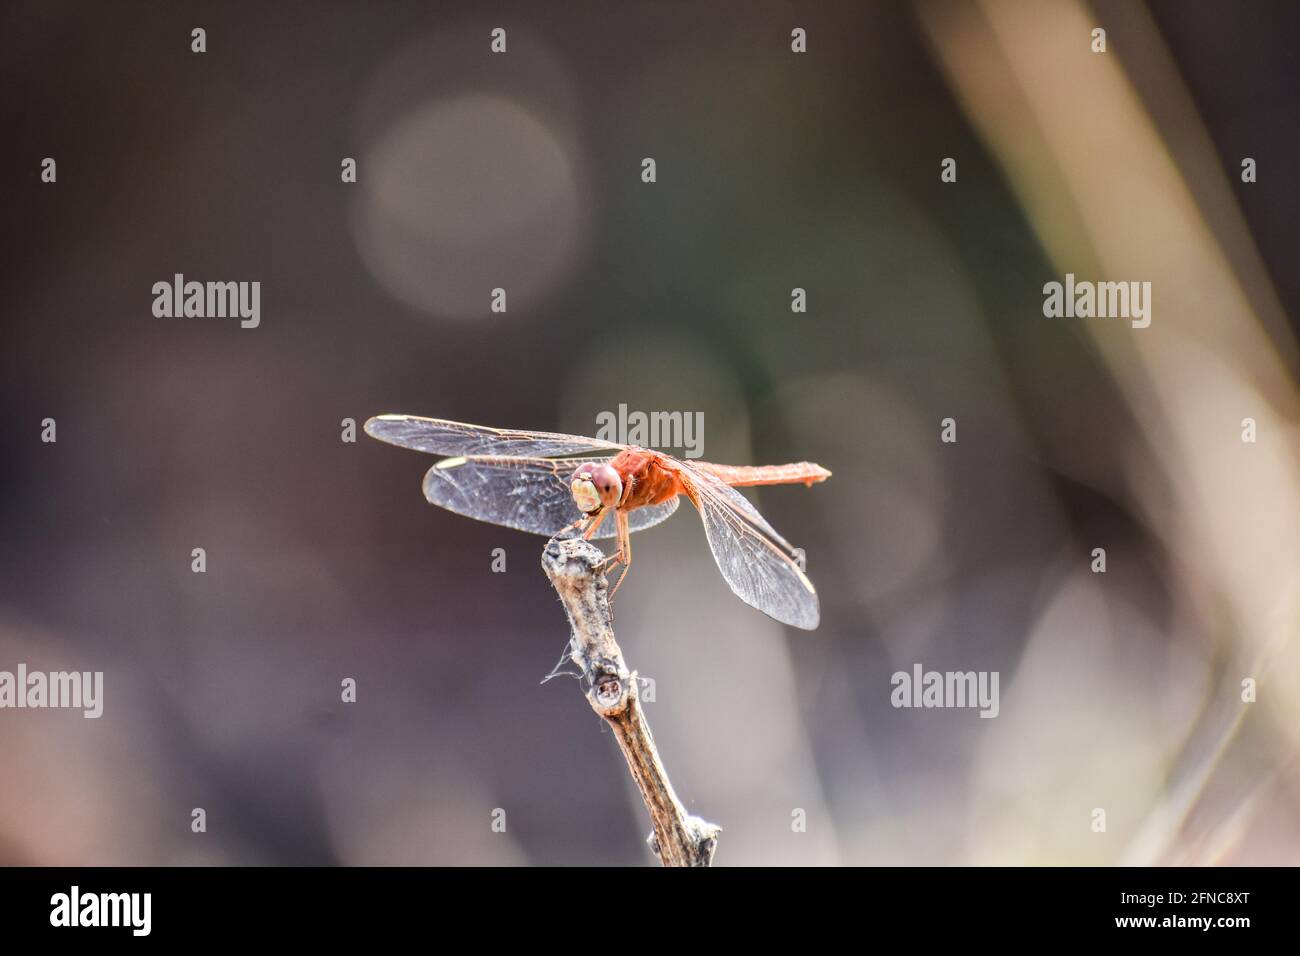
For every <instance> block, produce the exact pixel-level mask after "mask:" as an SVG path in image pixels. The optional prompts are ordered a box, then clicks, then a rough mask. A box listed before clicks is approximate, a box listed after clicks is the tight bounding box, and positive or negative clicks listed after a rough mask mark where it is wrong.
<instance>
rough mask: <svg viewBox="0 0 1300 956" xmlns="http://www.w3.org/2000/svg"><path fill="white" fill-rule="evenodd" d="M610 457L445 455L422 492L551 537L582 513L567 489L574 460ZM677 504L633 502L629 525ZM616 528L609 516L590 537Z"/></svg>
mask: <svg viewBox="0 0 1300 956" xmlns="http://www.w3.org/2000/svg"><path fill="white" fill-rule="evenodd" d="M610 457H611V456H609V455H605V456H596V457H595V458H581V459H579V458H560V459H554V458H498V457H495V456H483V457H479V458H466V457H459V458H447V459H444V460H443V461H440V462H438V464H436V465H434V466H433V467H432V468H430V469H429V470H428V471H427V472H426V473H425V475H424V497H425V498H427V499H428V500H429V501H431V502H432V503H433V504H435V505H438V506H439V507H442V508H446V509H447V510H448V511H454V512H456V513H457V514H462V515H465V516H467V517H470V518H477V519H479V520H480V521H490V522H492V523H493V524H499V525H505V526H506V527H507V528H517V529H519V530H520V531H528V532H531V533H533V534H544V535H546V536H547V537H550V536H551V535H553V534H555V533H556V532H558V531H562V530H563V529H564V528H567V527H568V526H569V525H571V524H573V523H574V522H575V521H577V520H578V519H579V518H581V517H582V512H580V511H579V510H578V506H577V505H576V504H574V503H573V493H572V492H571V491H570V490H569V481H570V479H571V478H572V476H573V472H574V471H575V470H576V469H577V467H578V465H580V464H582V463H584V462H591V461H608V460H609V459H610ZM676 510H677V499H676V498H674V499H673V500H672V501H668V502H665V503H664V504H661V505H650V506H648V507H645V508H637V509H635V510H633V511H630V512H628V525H629V527H630V528H631V529H632V530H633V531H640V530H642V529H643V528H649V527H651V526H652V525H656V524H658V523H659V522H661V521H663V520H664V519H665V518H667V517H668V516H669V515H671V514H672V513H673V512H674V511H676ZM617 533H618V526H617V524H616V523H615V522H614V521H611V520H608V519H607V520H605V521H602V522H601V524H600V530H599V531H598V532H597V533H596V534H595V535H593V537H596V538H612V537H614V536H615V535H616V534H617Z"/></svg>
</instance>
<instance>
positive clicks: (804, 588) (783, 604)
mask: <svg viewBox="0 0 1300 956" xmlns="http://www.w3.org/2000/svg"><path fill="white" fill-rule="evenodd" d="M681 464H682V465H685V466H686V467H685V472H686V473H685V474H684V475H683V478H684V479H685V483H686V484H687V486H688V493H689V494H690V496H691V500H692V501H693V502H694V503H695V506H696V507H697V508H698V509H699V511H700V518H701V519H702V520H703V521H704V535H705V537H706V538H708V540H709V549H710V550H711V551H712V552H713V560H714V561H716V562H717V563H718V570H719V571H721V572H722V576H723V578H725V579H726V581H727V584H729V585H731V590H732V591H734V592H735V594H736V596H737V597H738V598H740V599H741V600H742V601H744V602H745V603H746V604H748V605H749V606H750V607H753V608H757V609H758V610H760V611H762V612H763V613H764V614H766V615H768V616H769V617H773V618H776V620H778V621H780V622H781V623H782V624H789V625H790V626H791V627H799V628H803V629H804V630H808V631H811V630H812V629H813V628H815V627H816V626H817V624H818V622H819V621H820V619H821V611H820V609H819V607H818V604H817V592H816V590H815V589H814V588H813V586H812V582H811V581H809V580H808V576H807V575H806V574H804V573H803V572H802V571H801V570H799V566H798V565H797V564H795V562H794V558H793V557H792V556H791V551H793V550H794V549H793V548H791V547H790V544H789V542H787V541H786V540H785V539H784V538H783V537H781V536H780V535H779V534H777V533H776V531H774V530H773V529H772V526H771V525H769V524H768V523H767V522H766V521H765V520H764V519H763V516H762V515H761V514H759V513H758V510H757V509H756V508H755V507H754V506H753V505H751V504H750V503H749V501H748V499H746V498H745V496H744V495H742V494H741V493H740V492H738V491H736V489H734V488H729V487H728V486H726V485H724V484H722V482H720V481H717V480H714V479H713V478H712V477H711V476H709V475H707V474H705V473H703V472H699V471H696V470H694V469H691V468H690V465H689V463H687V462H682V463H681Z"/></svg>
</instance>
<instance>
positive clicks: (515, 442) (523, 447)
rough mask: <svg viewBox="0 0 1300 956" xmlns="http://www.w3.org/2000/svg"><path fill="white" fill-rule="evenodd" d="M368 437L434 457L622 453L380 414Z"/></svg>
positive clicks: (606, 446) (577, 438) (549, 437)
mask: <svg viewBox="0 0 1300 956" xmlns="http://www.w3.org/2000/svg"><path fill="white" fill-rule="evenodd" d="M365 428H366V434H367V435H369V436H370V437H371V438H378V439H379V440H380V441H386V442H388V443H389V444H390V445H400V446H401V447H403V448H414V449H415V450H416V451H423V452H428V453H429V454H432V455H524V456H530V455H539V456H546V455H571V454H575V453H579V452H593V453H595V454H601V453H603V452H606V451H619V450H620V449H622V447H623V446H622V445H615V444H612V443H610V442H604V441H600V440H599V439H595V438H585V437H583V436H582V435H561V434H558V433H555V432H532V431H511V430H510V429H505V428H489V427H487V426H486V425H466V424H464V423H463V422H449V421H445V420H443V419H441V418H419V417H418V416H415V415H379V416H377V417H375V418H372V419H370V420H369V421H368V422H366V426H365Z"/></svg>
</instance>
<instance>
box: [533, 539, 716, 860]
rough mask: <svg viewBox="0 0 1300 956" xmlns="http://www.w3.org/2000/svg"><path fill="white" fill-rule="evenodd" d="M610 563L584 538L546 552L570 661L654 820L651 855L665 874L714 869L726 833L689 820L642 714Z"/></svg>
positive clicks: (559, 542)
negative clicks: (618, 625) (672, 869)
mask: <svg viewBox="0 0 1300 956" xmlns="http://www.w3.org/2000/svg"><path fill="white" fill-rule="evenodd" d="M604 562H605V555H604V554H602V553H601V552H600V550H599V549H597V548H596V547H595V546H594V545H592V544H591V543H589V542H587V541H584V540H582V539H581V538H572V537H571V538H558V537H557V538H552V539H551V540H550V541H549V542H547V544H546V547H545V549H544V550H543V551H542V568H543V570H545V571H546V576H547V577H548V578H550V580H551V584H552V585H553V586H554V588H555V590H556V592H557V593H558V594H559V595H560V600H561V601H562V602H563V603H564V609H565V611H567V612H568V615H569V623H570V625H571V626H572V628H573V633H572V635H571V636H570V638H569V644H570V647H569V655H570V657H571V658H572V659H573V662H574V663H575V664H577V665H578V667H579V668H581V670H582V674H583V686H584V687H585V688H586V696H587V700H588V702H589V703H590V704H591V707H592V710H594V711H595V712H596V713H598V714H600V716H601V717H603V718H605V720H606V721H607V722H608V723H609V725H610V727H611V728H612V729H613V731H614V737H615V739H616V740H617V741H618V746H619V749H620V750H622V751H623V757H624V758H625V759H626V760H627V766H628V770H629V771H631V773H632V779H633V781H634V782H635V783H636V786H637V789H638V790H640V791H641V799H642V800H644V801H645V805H646V809H647V810H648V811H649V812H650V822H651V824H652V825H653V826H654V831H653V832H652V833H651V834H650V839H649V843H650V847H651V849H653V850H654V851H655V853H656V854H657V855H658V857H659V859H660V861H661V862H662V863H663V864H664V866H708V865H710V864H711V863H712V862H713V852H714V850H715V849H716V848H717V845H718V832H719V831H720V830H721V828H720V827H718V826H715V825H714V824H712V823H709V822H707V821H705V820H702V819H700V818H699V817H696V816H692V815H691V814H689V813H687V812H686V809H685V807H683V806H682V804H681V801H680V800H678V799H677V794H676V793H674V792H673V785H672V783H671V782H670V781H669V780H668V774H667V772H666V771H665V770H664V766H663V763H662V762H661V761H660V759H659V751H658V750H657V749H656V748H655V742H654V737H653V736H652V735H651V733H650V726H649V725H648V724H647V723H646V719H645V713H644V711H643V710H642V708H641V700H640V697H639V695H638V693H637V680H636V672H635V671H631V670H629V669H628V667H627V665H626V664H625V663H624V661H623V652H622V651H621V650H619V646H618V642H617V641H616V640H615V639H614V628H613V625H612V623H611V619H610V613H609V598H608V588H609V584H608V582H607V581H606V580H605V575H604V573H603V572H602V567H603V565H604Z"/></svg>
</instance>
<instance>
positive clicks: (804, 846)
mask: <svg viewBox="0 0 1300 956" xmlns="http://www.w3.org/2000/svg"><path fill="white" fill-rule="evenodd" d="M195 27H202V28H204V29H205V30H206V33H207V52H206V53H203V54H196V53H192V52H191V49H190V44H191V34H190V31H191V30H192V29H193V28H195ZM495 27H502V28H504V29H505V30H506V36H507V52H506V53H505V54H504V55H493V54H492V53H491V52H490V48H489V45H490V41H491V37H490V31H491V30H492V29H493V28H495ZM1096 27H1101V28H1104V29H1105V30H1106V31H1107V51H1106V53H1105V54H1097V53H1093V52H1092V51H1091V45H1092V40H1091V31H1092V30H1093V29H1094V28H1096ZM795 28H802V29H804V30H806V33H807V48H808V52H807V53H804V54H796V53H793V52H791V30H793V29H795ZM1297 42H1300V16H1298V11H1297V7H1296V6H1295V4H1293V3H1290V2H1285V3H1250V4H1238V3H1231V2H1227V0H1222V2H1214V3H1207V2H1193V0H1180V2H1172V0H1171V2H1151V3H1148V4H1145V5H1143V4H1139V3H1131V2H1124V3H1111V2H1107V3H1093V4H1091V5H1089V4H1085V3H1080V2H1072V0H1060V2H1044V3H1014V2H1013V3H1008V2H985V3H931V2H919V3H862V2H853V3H818V4H815V5H813V4H794V3H777V2H769V3H758V2H756V3H748V4H745V5H743V6H739V5H734V4H725V5H724V4H664V3H652V2H646V3H619V4H615V5H609V4H602V3H596V2H567V3H548V4H544V5H542V4H534V3H511V2H502V3H497V4H494V5H491V6H484V5H481V4H478V5H470V4H463V5H457V4H439V5H436V6H434V5H430V4H426V3H416V2H407V3H397V2H391V3H387V2H386V3H381V4H359V3H310V4H308V3H283V4H274V5H262V4H252V3H247V4H206V3H192V4H185V5H176V4H164V3H147V4H146V3H130V2H124V3H116V4H112V5H97V4H90V3H60V2H49V0H42V2H12V3H8V4H5V6H4V8H3V12H0V72H2V73H3V84H2V85H3V88H4V90H5V92H6V95H5V96H4V97H3V103H2V105H0V115H2V116H3V126H4V129H5V137H4V143H5V148H4V150H3V151H2V154H3V155H2V156H0V162H2V163H3V179H2V182H3V186H0V191H2V194H3V209H4V218H5V222H6V225H7V229H6V230H5V233H6V239H5V245H4V249H3V268H2V269H0V282H2V283H3V286H2V295H0V302H2V303H3V306H2V308H3V348H2V349H0V398H2V400H3V405H2V408H3V415H2V416H0V449H2V451H3V457H2V461H3V469H2V470H0V483H2V484H0V509H2V511H0V669H5V670H10V671H12V670H14V669H15V668H16V667H17V665H18V663H20V662H22V663H25V664H26V665H27V666H28V668H29V669H30V670H68V669H76V670H102V671H103V672H104V674H105V677H104V681H105V690H104V697H105V703H104V716H103V717H102V718H101V719H99V720H87V719H83V718H82V716H81V715H80V713H79V712H75V711H31V710H24V711H16V710H4V711H0V781H2V782H0V862H3V863H7V864H185V865H188V864H336V863H337V864H487V865H495V864H595V863H602V864H610V863H613V864H645V863H649V862H651V861H652V858H651V856H650V854H649V851H648V850H647V848H646V847H645V844H644V839H645V835H646V834H647V833H648V830H649V826H648V821H647V818H646V815H645V811H644V808H643V807H642V806H641V804H640V802H639V799H638V797H637V794H636V792H635V790H634V789H633V787H632V785H631V783H630V781H629V778H628V775H627V772H626V769H625V767H624V765H623V761H622V759H621V757H620V756H619V754H618V751H617V748H616V746H615V744H614V742H613V739H612V737H611V736H610V734H609V733H608V732H606V731H605V729H604V728H603V727H602V725H601V722H600V721H599V720H598V719H597V718H596V717H595V716H594V715H593V714H592V713H591V711H590V708H589V707H588V706H587V704H586V703H585V702H584V701H583V700H582V699H581V698H580V696H579V688H578V686H577V685H576V684H575V683H574V682H572V681H569V680H556V681H551V682H549V683H545V684H543V683H540V681H541V679H542V678H543V677H544V676H545V675H546V674H547V673H548V672H549V671H550V670H551V667H552V665H553V664H554V663H555V661H556V660H557V659H558V658H559V657H560V656H561V654H562V653H563V652H564V649H565V644H566V641H567V636H568V635H567V627H566V624H565V621H564V618H563V614H562V610H561V608H560V606H559V605H558V602H557V601H556V599H555V596H554V593H553V592H552V591H551V589H550V588H549V586H548V584H547V582H546V579H545V577H544V576H543V574H542V573H541V571H540V568H539V566H538V558H539V556H540V552H541V548H542V545H543V543H544V542H543V541H542V539H541V538H540V537H532V536H528V535H524V534H521V533H518V532H514V531H509V530H506V529H503V528H497V527H494V526H491V525H487V524H482V523H478V522H474V521H470V520H468V519H465V518H461V517H458V516H456V515H452V514H450V513H448V512H444V511H442V510H440V509H437V508H434V507H432V506H430V505H428V504H426V503H425V501H424V499H423V497H422V495H421V491H420V480H421V476H422V475H423V472H424V470H425V469H426V468H427V467H428V466H429V465H430V464H431V463H432V461H431V459H429V458H428V457H427V456H422V455H419V454H416V453H413V452H409V451H403V450H399V449H395V448H391V447H388V446H385V445H381V444H379V443H377V442H374V441H371V440H370V439H368V438H366V437H365V436H364V435H362V436H360V437H359V438H358V440H357V441H356V442H355V443H348V442H345V441H343V440H341V434H342V430H343V428H342V425H341V423H342V422H343V420H344V419H349V418H351V419H354V420H355V421H356V423H357V424H358V426H359V425H360V423H361V422H363V421H364V420H365V419H366V418H367V417H369V416H371V415H374V414H379V413H384V412H404V413H410V414H418V415H428V416H434V417H443V418H451V419H456V420H461V421H468V422H477V423H482V424H487V425H496V426H509V427H518V428H536V429H546V430H559V431H572V432H578V433H584V434H591V433H592V432H593V431H594V429H595V423H596V416H597V414H598V413H600V412H602V411H612V410H616V409H617V408H618V406H619V404H620V403H626V404H627V405H628V406H629V407H630V408H632V409H641V410H645V411H650V410H683V411H689V412H694V411H700V412H703V413H704V420H705V433H704V447H703V450H704V457H705V458H707V459H709V460H714V461H723V462H731V463H741V464H745V463H775V462H783V461H797V460H804V459H806V460H810V461H817V462H820V463H821V464H823V465H825V466H826V467H828V468H830V469H831V470H832V471H833V472H834V477H833V478H832V479H831V480H829V481H828V482H826V483H825V484H822V485H819V486H816V487H814V488H812V489H804V488H802V487H793V488H774V489H765V490H763V491H762V492H761V493H759V494H757V495H756V496H755V500H756V501H757V503H758V504H759V505H760V507H761V509H762V510H763V513H764V514H765V515H766V517H767V518H768V519H769V520H770V521H771V523H772V524H773V525H774V526H775V527H776V528H777V529H779V530H780V531H781V532H782V533H783V534H784V535H785V536H786V537H788V538H789V539H790V540H791V541H792V542H794V543H795V544H796V545H798V546H801V547H803V548H804V549H805V550H806V552H807V561H808V572H809V575H810V576H811V578H812V579H813V581H814V582H815V583H816V584H817V587H818V590H819V593H820V595H821V602H822V623H821V627H820V628H819V629H818V630H816V631H814V632H811V633H804V632H799V631H794V630H790V629H787V628H784V627H782V626H781V625H779V624H777V623H775V622H774V621H772V620H770V619H768V618H766V617H764V616H763V615H761V614H759V613H758V612H756V611H753V610H751V609H749V608H748V607H746V606H745V605H744V604H742V603H741V602H740V601H739V600H737V599H736V598H735V597H734V596H733V595H732V594H731V592H730V590H729V589H728V588H727V586H726V584H725V583H724V582H723V580H722V578H721V576H720V575H719V574H718V573H717V571H716V569H715V568H714V566H713V562H712V559H711V557H710V555H709V551H708V548H707V546H706V543H705V540H704V534H703V531H702V528H701V526H700V523H699V521H698V520H697V518H696V516H695V515H694V513H693V511H692V509H690V508H689V506H684V507H683V508H682V509H681V511H680V512H679V513H678V514H677V515H676V516H675V517H674V518H673V519H672V520H671V521H669V522H667V523H666V524H664V525H661V526H659V527H658V528H656V529H654V530H650V531H647V532H645V533H644V534H641V535H638V538H637V551H636V556H637V561H636V567H635V570H634V573H633V574H632V575H631V577H630V578H629V579H628V582H627V584H626V585H625V586H624V587H623V588H622V589H621V590H620V592H619V595H618V600H617V627H618V632H619V636H620V640H621V643H622V644H623V648H624V651H625V653H626V655H627V658H628V660H629V662H630V664H631V665H632V666H634V667H636V668H637V669H638V670H639V671H640V672H641V673H642V674H643V675H645V676H648V677H650V678H653V680H654V681H655V701H654V702H653V703H651V704H648V705H647V712H648V716H649V720H650V723H651V725H652V727H653V728H654V732H655V735H656V738H657V739H658V742H659V744H660V748H661V751H662V755H663V757H664V760H665V762H666V765H667V768H668V770H669V772H670V774H671V776H672V779H673V782H674V784H675V786H676V788H677V790H678V792H679V794H680V796H681V797H682V799H683V801H684V802H685V803H686V804H687V805H688V807H689V808H690V809H691V810H692V811H693V812H695V813H699V814H701V815H703V816H705V817H707V818H708V819H710V820H713V821H715V822H717V823H719V824H721V825H722V827H723V828H724V832H723V834H722V838H721V843H720V848H719V852H718V855H717V863H718V864H719V865H728V864H733V865H734V864H742V865H743V864H758V865H768V864H815V865H835V864H1065V863H1075V864H1119V863H1196V864H1204V863H1231V864H1265V863H1294V862H1297V861H1300V799H1298V798H1300V762H1298V761H1297V753H1298V750H1300V646H1298V640H1297V638H1298V635H1297V630H1300V473H1298V470H1300V455H1298V453H1297V449H1298V447H1300V443H1298V441H1297V439H1298V435H1300V433H1298V430H1297V408H1298V405H1297V392H1296V381H1297V379H1296V373H1297V367H1298V365H1300V358H1298V353H1297V346H1296V332H1297V325H1296V321H1295V316H1296V315H1297V314H1300V313H1298V311H1297V310H1298V307H1300V269H1298V268H1297V265H1300V263H1298V262H1297V248H1298V244H1297V230H1296V225H1295V222H1296V216H1295V213H1296V210H1297V209H1298V208H1300V189H1298V187H1297V179H1296V174H1295V171H1296V169H1297V168H1298V166H1297V158H1298V157H1297V149H1298V148H1300V63H1298V62H1297V58H1296V54H1295V49H1296V46H1297ZM47 156H48V157H53V158H55V159H56V160H57V164H58V165H57V173H58V180H57V183H56V184H46V183H42V182H41V181H40V163H41V160H42V158H44V157H47ZM344 157H353V158H355V159H356V161H357V168H358V181H357V182H356V183H343V182H341V180H340V163H341V162H342V160H343V158H344ZM645 157H652V158H654V159H655V161H656V164H657V169H656V173H657V181H656V182H655V183H653V184H647V183H643V182H642V180H641V162H642V159H643V158H645ZM946 157H950V158H953V159H955V160H956V162H957V182H955V183H944V182H941V180H940V163H941V161H942V160H943V159H944V158H946ZM1246 157H1250V158H1253V159H1255V160H1256V162H1257V168H1258V181H1257V182H1255V183H1243V182H1242V181H1241V176H1240V170H1241V163H1242V160H1243V159H1244V158H1246ZM1067 272H1072V273H1074V274H1076V275H1077V276H1079V277H1080V278H1087V279H1093V280H1102V279H1106V280H1122V281H1149V282H1151V283H1152V303H1153V318H1152V323H1151V326H1150V327H1149V328H1146V329H1134V328H1132V327H1131V326H1130V324H1129V323H1128V322H1127V321H1125V320H1122V319H1119V320H1117V319H1048V318H1045V317H1044V316H1043V313H1042V305H1043V291H1042V289H1043V284H1044V283H1046V282H1049V281H1053V280H1056V281H1060V280H1062V279H1063V277H1064V275H1065V274H1066V273H1067ZM174 273H183V274H184V275H185V276H186V278H187V279H197V280H200V281H207V280H223V281H224V280H231V281H254V280H255V281H259V282H261V313H262V314H261V325H260V327H258V328H256V329H248V330H245V329H241V328H240V327H239V324H238V321H237V320H230V319H163V318H156V317H154V315H153V314H152V302H153V295H152V292H151V288H152V285H153V283H155V282H158V281H170V279H171V277H172V276H173V274H174ZM498 287H500V288H504V289H505V290H507V295H508V300H507V301H508V305H507V311H506V312H505V313H496V312H493V311H491V309H490V302H491V290H492V289H494V288H498ZM796 287H798V288H803V289H805V290H806V291H807V312H806V313H792V311H791V290H792V289H794V288H796ZM949 417H950V418H953V419H955V420H956V423H957V426H956V427H957V439H958V440H957V442H956V443H952V444H946V443H942V442H941V441H940V422H941V420H942V419H944V418H949ZM45 418H53V419H55V420H56V422H57V437H58V441H57V443H55V444H47V443H43V442H42V441H41V437H40V436H41V422H42V420H43V419H45ZM1245 418H1251V419H1253V420H1254V421H1255V423H1256V428H1257V440H1256V441H1255V442H1254V443H1249V442H1244V441H1243V440H1242V427H1243V426H1242V420H1243V419H1245ZM608 546H609V544H608V542H606V547H608ZM196 547H202V548H204V549H205V551H206V555H207V570H206V573H203V574H196V573H193V572H192V571H191V551H192V549H193V548H196ZM496 548H502V549H504V551H505V554H506V561H507V569H506V571H505V573H493V571H492V569H491V565H492V552H493V549H496ZM1094 548H1104V549H1105V551H1106V555H1107V567H1106V572H1105V573H1104V574H1098V573H1094V572H1093V571H1092V563H1093V554H1092V552H1093V549H1094ZM917 663H920V664H921V665H923V667H924V668H926V669H935V670H961V671H966V670H989V671H997V672H999V674H1000V690H1001V694H1000V697H1001V699H1000V713H999V716H998V717H997V718H996V719H980V718H979V717H978V714H977V713H976V712H975V711H973V710H951V709H950V710H911V709H895V708H894V707H892V706H891V704H890V693H891V690H892V685H891V681H890V679H891V675H892V674H893V673H894V672H895V671H899V670H904V671H909V672H910V671H911V669H912V667H913V665H914V664H917ZM348 677H351V678H354V679H355V680H356V682H357V700H356V702H355V703H344V702H342V701H341V699H340V682H341V681H342V680H343V679H344V678H348ZM1248 678H1249V679H1253V680H1254V681H1255V682H1256V686H1257V694H1258V699H1257V700H1256V702H1254V703H1243V701H1242V681H1243V680H1246V679H1248ZM196 807H201V808H203V809H204V810H205V811H206V814H207V832H206V833H202V834H196V833H193V832H191V811H192V810H193V808H196ZM1096 808H1102V809H1104V810H1105V811H1106V821H1107V826H1106V831H1105V832H1104V833H1098V832H1094V829H1093V819H1094V816H1093V811H1094V810H1095V809H1096ZM498 809H499V810H504V812H505V820H506V827H505V832H503V833H502V832H494V831H493V828H492V822H493V819H494V811H497V810H498ZM798 810H802V811H803V813H804V816H805V817H806V821H807V824H806V830H804V831H802V832H798V830H797V828H795V827H792V819H794V816H796V815H797V814H796V811H798ZM498 816H499V815H498Z"/></svg>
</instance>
